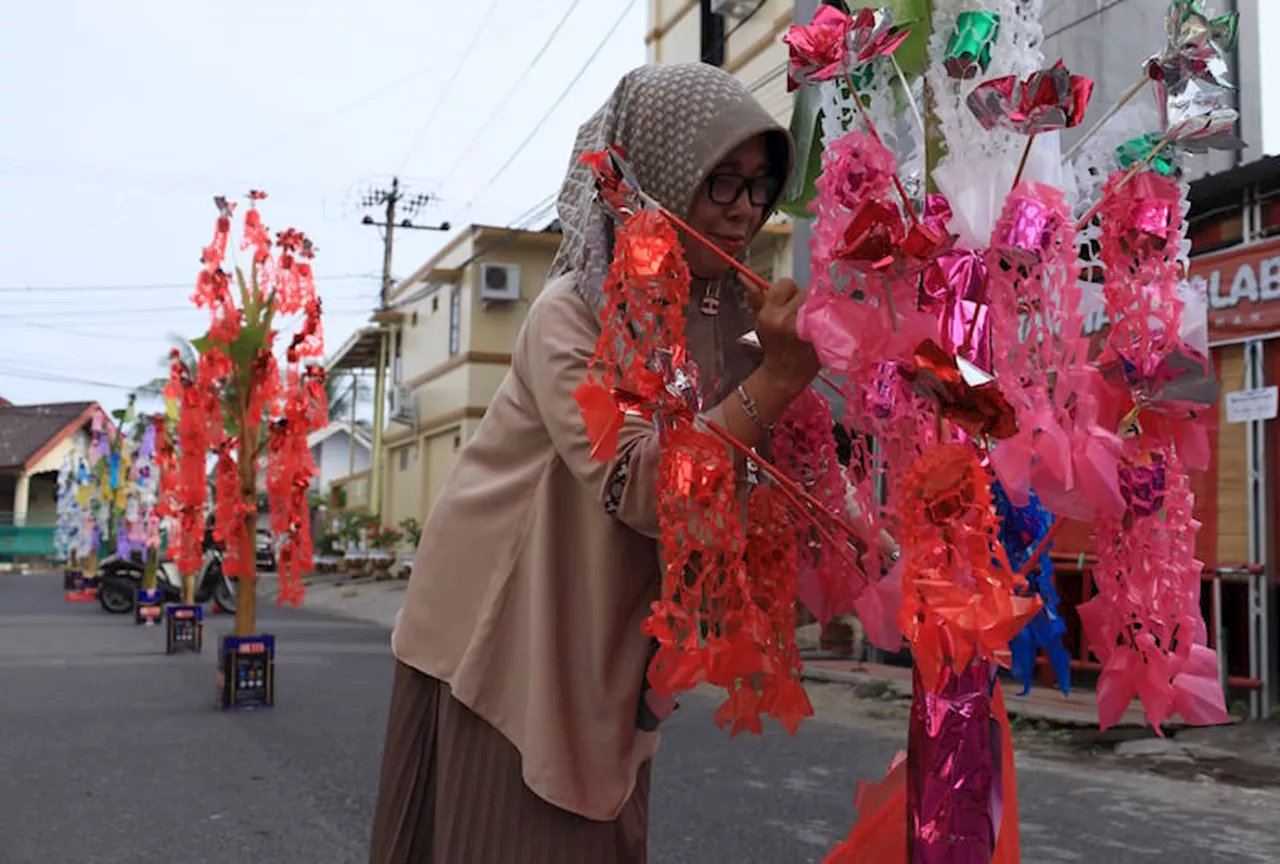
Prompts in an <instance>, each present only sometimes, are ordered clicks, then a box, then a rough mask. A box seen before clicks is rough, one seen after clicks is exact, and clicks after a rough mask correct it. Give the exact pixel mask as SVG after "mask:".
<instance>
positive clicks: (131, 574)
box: [98, 536, 236, 615]
mask: <svg viewBox="0 0 1280 864" xmlns="http://www.w3.org/2000/svg"><path fill="white" fill-rule="evenodd" d="M144 569H145V565H144V564H143V563H142V562H141V561H135V560H133V559H130V558H120V557H119V556H116V555H112V556H110V557H108V558H105V559H104V560H103V561H101V562H100V563H99V565H98V602H99V603H100V604H102V608H103V609H105V610H107V611H108V612H111V613H113V614H115V615H126V614H129V613H131V612H133V605H134V602H135V598H136V596H137V594H136V592H137V590H138V589H139V588H141V587H142V574H143V571H144ZM195 581H196V584H195V602H196V603H198V604H201V605H203V604H205V603H208V602H209V601H210V600H212V601H213V602H214V603H215V604H216V605H217V607H218V608H219V609H221V610H222V611H223V612H231V613H234V612H235V611H236V589H235V586H234V585H232V584H231V580H230V579H228V578H227V574H226V573H224V572H223V571H222V550H221V549H219V548H218V545H217V544H216V543H214V542H213V538H212V536H206V537H205V542H204V561H203V562H202V563H201V565H200V572H199V573H197V574H196V580H195ZM156 587H157V588H159V589H161V590H162V591H164V601H165V602H166V603H181V602H182V574H180V573H179V572H178V565H177V564H175V563H174V562H172V561H162V562H160V565H159V566H158V567H157V568H156Z"/></svg>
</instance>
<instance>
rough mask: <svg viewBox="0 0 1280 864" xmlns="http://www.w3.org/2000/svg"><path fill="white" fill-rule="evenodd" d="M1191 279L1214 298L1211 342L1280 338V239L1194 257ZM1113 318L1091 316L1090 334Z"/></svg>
mask: <svg viewBox="0 0 1280 864" xmlns="http://www.w3.org/2000/svg"><path fill="white" fill-rule="evenodd" d="M1191 282H1192V283H1193V284H1195V285H1197V286H1199V287H1202V288H1203V290H1204V291H1205V293H1206V294H1207V296H1208V298H1209V344H1210V345H1222V344H1227V343H1231V342H1243V341H1245V340H1247V339H1262V338H1270V337H1280V238H1275V239H1272V240H1266V241H1263V242H1261V243H1250V244H1247V245H1243V246H1235V247H1233V248H1231V249H1225V250H1223V251H1221V252H1214V253H1211V254H1209V255H1202V256H1200V257H1198V258H1193V259H1191ZM1108 323H1109V322H1108V321H1107V319H1106V316H1105V315H1103V314H1102V313H1097V314H1096V315H1094V316H1091V317H1090V319H1089V320H1088V321H1087V322H1086V323H1085V332H1086V333H1087V334H1089V335H1091V336H1093V335H1095V334H1097V333H1098V332H1099V331H1101V330H1102V329H1104V328H1105V327H1106V326H1107V324H1108Z"/></svg>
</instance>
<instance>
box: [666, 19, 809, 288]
mask: <svg viewBox="0 0 1280 864" xmlns="http://www.w3.org/2000/svg"><path fill="white" fill-rule="evenodd" d="M792 6H793V0H649V21H648V32H647V33H646V35H645V38H644V41H645V47H646V49H647V52H648V61H649V62H650V63H696V62H699V61H702V62H707V63H715V64H716V65H717V66H720V67H722V68H723V69H724V70H725V71H726V72H729V73H730V74H732V75H733V76H735V77H736V78H737V79H738V80H739V81H741V82H742V83H743V84H745V85H746V87H747V89H749V90H750V91H751V92H752V94H753V95H754V96H755V97H756V99H757V100H758V101H759V102H760V104H761V105H763V106H764V107H765V109H766V110H768V111H769V113H771V114H772V115H773V116H774V117H776V118H777V119H778V122H779V123H781V124H782V125H783V126H787V125H789V124H790V123H791V108H792V105H793V99H792V96H791V94H789V93H788V92H787V46H786V45H784V44H783V42H782V35H783V34H784V33H786V32H787V28H788V27H790V26H791V21H792ZM792 256H793V252H792V241H791V224H790V220H789V219H787V217H786V216H783V215H778V216H776V217H774V219H773V222H772V224H770V225H769V226H767V228H766V230H765V231H763V232H761V234H760V237H759V238H758V239H757V240H756V242H755V244H754V245H753V246H752V249H751V254H750V258H749V261H748V263H749V264H750V265H751V268H752V269H753V270H755V271H756V272H757V273H759V274H760V275H761V276H764V277H765V278H767V279H778V278H782V277H784V276H791V275H793V270H792Z"/></svg>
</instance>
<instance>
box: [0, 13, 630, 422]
mask: <svg viewBox="0 0 1280 864" xmlns="http://www.w3.org/2000/svg"><path fill="white" fill-rule="evenodd" d="M628 2H630V0H628ZM571 5H572V6H573V7H574V8H573V9H572V12H571V13H570V14H569V16H568V18H567V19H565V21H564V24H563V26H562V28H561V29H560V31H559V33H558V34H557V35H556V38H555V40H554V42H552V43H551V45H550V47H549V49H548V50H547V51H546V53H545V54H544V56H542V57H541V59H540V60H539V61H538V62H537V63H536V64H534V65H533V66H532V67H530V63H531V61H532V60H533V59H534V57H535V55H536V54H537V52H538V50H539V49H540V48H541V46H542V45H543V43H544V42H545V41H546V39H547V37H548V36H549V35H550V34H551V33H552V30H553V29H554V28H555V27H556V25H557V23H558V22H560V20H561V19H562V17H563V16H564V14H565V12H566V11H567V10H569V9H570V6H571ZM645 8H646V4H645V3H644V2H634V3H632V5H631V6H630V7H629V8H628V5H627V3H626V2H623V0H578V2H577V3H573V0H519V2H517V0H473V2H468V3H457V2H446V0H362V2H360V3H352V2H350V0H346V2H336V0H307V2H305V3H303V2H301V0H252V2H247V0H220V2H217V3H214V2H209V0H202V2H195V0H186V2H180V3H174V2H171V0H168V2H162V0H109V2H107V0H80V2H72V0H41V2H39V3H31V2H18V0H0V32H3V33H5V35H6V37H7V38H6V39H5V50H4V51H3V52H0V105H3V106H4V123H3V129H4V132H3V135H0V238H2V239H0V396H2V397H4V398H6V399H9V400H10V401H12V402H17V403H37V402H57V401H78V400H97V401H99V402H101V403H102V404H103V405H104V406H106V407H108V408H109V409H110V408H114V407H117V406H120V405H122V404H124V400H125V399H126V397H127V394H128V392H129V390H131V389H133V388H136V387H137V386H139V385H141V384H144V383H146V382H148V381H151V380H152V379H154V378H157V377H161V376H163V375H164V374H165V370H164V368H163V366H162V361H163V359H164V357H165V354H166V353H167V351H168V349H169V345H170V339H169V334H170V333H178V334H181V335H184V336H187V337H194V336H198V335H200V334H201V333H203V332H204V331H205V329H207V324H208V318H207V312H205V311H204V310H201V309H197V308H195V306H194V305H193V304H192V303H191V302H190V300H189V298H190V295H191V292H192V287H193V286H194V284H195V278H196V274H197V272H198V270H199V256H200V251H201V249H202V247H203V246H204V245H206V244H207V243H208V242H209V240H210V238H211V236H212V232H213V224H214V217H215V209H214V206H213V196H215V195H219V194H222V195H227V196H228V197H232V198H240V199H243V196H244V195H245V193H247V192H248V190H249V189H262V190H265V191H266V192H267V193H268V194H269V196H270V197H269V198H268V199H267V200H266V201H264V202H262V205H261V209H262V211H263V216H264V221H265V222H266V224H267V226H268V227H269V228H271V229H273V230H279V229H283V228H286V227H290V226H292V227H296V228H298V229H299V230H302V231H304V232H306V233H307V234H308V235H310V236H311V237H312V239H313V240H314V241H315V244H316V246H317V248H318V254H317V258H316V260H315V262H314V265H315V269H316V273H317V276H318V281H317V285H318V287H319V293H320V296H321V298H322V300H323V301H324V328H325V338H326V347H327V348H328V349H329V350H330V351H333V350H336V349H337V348H338V347H340V346H341V344H342V343H343V341H345V339H346V338H347V337H348V336H349V335H350V334H351V332H352V331H353V330H355V329H356V328H358V327H360V326H362V325H363V324H364V323H365V322H366V321H367V319H368V315H369V312H370V310H371V309H372V308H373V306H374V305H375V303H376V295H377V291H378V284H379V279H380V271H381V267H382V238H381V234H380V232H379V229H377V228H373V227H367V226H363V225H361V224H360V220H361V218H362V217H363V216H364V215H365V213H366V212H367V211H366V210H364V209H363V208H362V207H361V206H360V199H361V197H362V196H363V194H364V193H365V192H367V191H368V190H370V189H375V188H381V187H385V186H386V185H387V184H389V182H390V179H391V177H392V176H393V175H398V176H399V177H400V179H401V182H402V184H404V185H405V187H406V191H407V192H409V193H410V194H411V195H412V194H415V193H426V194H429V195H433V196H436V200H435V201H434V202H433V203H432V204H431V205H429V206H428V207H426V208H425V209H423V210H422V211H420V212H419V213H418V214H417V215H416V216H415V221H417V222H418V223H420V224H429V225H435V224H439V223H440V222H442V221H449V222H450V223H452V225H453V226H454V228H455V230H456V229H457V228H458V227H459V226H464V225H467V224H469V223H473V222H481V223H489V224H500V225H505V224H509V223H510V222H511V220H513V219H514V218H515V217H517V216H519V215H521V214H523V213H524V212H525V211H527V210H529V208H531V207H533V206H534V205H536V204H538V203H539V202H541V201H543V200H544V199H546V198H547V196H549V195H551V194H552V193H554V192H555V191H556V189H557V188H558V186H559V182H560V178H561V177H562V176H563V173H564V171H565V168H566V167H567V165H568V159H569V153H570V148H571V146H572V143H573V138H574V135H575V133H576V131H577V127H578V125H579V124H580V123H581V122H582V121H583V120H585V119H586V118H587V117H588V116H589V115H590V114H591V113H592V112H593V111H594V110H595V109H596V107H598V106H599V105H600V104H601V103H602V102H603V101H604V100H605V99H606V98H607V97H608V95H609V93H610V92H611V91H612V90H613V87H614V85H615V84H616V83H617V80H618V78H619V77H621V75H622V74H623V73H624V72H626V71H627V70H628V69H630V68H632V67H634V66H637V65H639V64H641V63H643V62H644V55H645V51H644V41H643V40H644V32H645V14H646V12H645ZM619 22H620V23H619ZM615 23H616V24H617V29H616V31H615V32H614V33H613V35H612V37H611V38H610V39H609V40H608V41H607V43H606V44H605V47H604V48H603V50H601V51H600V53H599V55H598V56H597V57H596V59H595V60H594V61H593V62H592V63H591V64H590V65H589V66H586V68H585V71H582V70H583V69H584V65H585V64H586V62H587V59H588V57H589V56H590V55H591V53H592V52H593V51H594V50H595V49H596V47H597V46H599V45H600V44H601V42H602V40H604V37H605V35H606V33H608V32H609V30H610V28H612V27H614V25H615ZM473 40H474V47H473V46H472V43H473ZM580 72H581V77H580V78H579V80H577V81H576V83H574V84H573V86H572V87H571V88H569V85H570V83H571V82H572V81H573V80H574V78H575V76H578V75H579V74H580ZM566 88H569V89H568V90H567V92H566ZM562 94H564V95H563V99H562V101H561V102H560V104H559V105H558V106H557V107H555V110H554V111H553V112H551V113H550V114H549V115H548V114H547V112H548V109H550V108H551V107H552V106H553V103H554V102H555V101H556V100H557V99H558V98H560V97H561V95H562ZM491 117H492V118H493V120H492V122H487V121H489V120H490V118H491ZM544 117H545V121H544V120H543V118H544ZM540 122H541V123H542V124H543V125H542V126H541V128H540V129H538V130H537V132H536V134H534V135H533V137H532V139H531V140H530V141H529V143H528V145H527V146H524V147H523V148H521V147H520V145H521V144H522V142H523V141H524V140H525V139H526V138H527V137H529V135H530V133H531V132H533V131H534V130H535V127H536V126H537V124H539V123H540ZM513 156H514V159H512V157H513ZM509 159H510V160H512V161H511V162H510V164H509V166H507V167H506V168H505V170H503V171H502V173H501V174H500V175H499V174H498V171H499V169H500V168H503V166H504V163H507V162H508V160H509ZM495 175H497V176H495ZM242 206H243V205H242ZM375 215H378V214H375ZM552 215H553V214H548V215H547V218H546V221H550V218H551V216H552ZM237 224H238V220H237ZM539 227H540V226H539ZM448 236H450V235H447V234H444V233H441V232H434V231H401V232H397V234H396V238H395V258H394V265H393V272H394V275H396V276H397V277H403V276H407V275H409V274H410V273H412V272H413V271H414V270H416V269H417V268H418V267H419V266H420V265H421V264H422V263H423V262H424V261H425V260H426V259H427V258H429V257H430V256H431V255H432V253H433V252H435V251H436V250H437V249H438V248H439V247H440V246H441V245H443V243H444V242H445V241H446V240H447V239H448ZM228 258H230V255H229V256H228Z"/></svg>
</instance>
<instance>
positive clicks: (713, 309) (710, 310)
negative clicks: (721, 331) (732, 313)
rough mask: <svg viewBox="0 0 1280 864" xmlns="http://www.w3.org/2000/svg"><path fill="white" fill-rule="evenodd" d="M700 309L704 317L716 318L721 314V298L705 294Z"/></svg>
mask: <svg viewBox="0 0 1280 864" xmlns="http://www.w3.org/2000/svg"><path fill="white" fill-rule="evenodd" d="M698 308H699V310H700V311H701V312H702V314H703V315H706V316H708V317H714V316H715V315H717V314H719V312H720V298H719V297H717V296H716V295H714V294H704V295H702V304H701V305H700V306H699V307H698Z"/></svg>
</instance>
